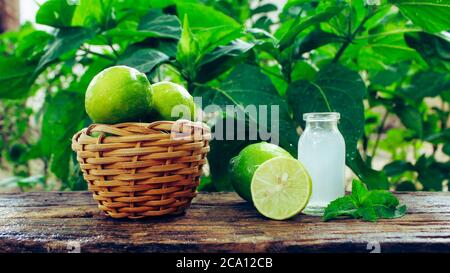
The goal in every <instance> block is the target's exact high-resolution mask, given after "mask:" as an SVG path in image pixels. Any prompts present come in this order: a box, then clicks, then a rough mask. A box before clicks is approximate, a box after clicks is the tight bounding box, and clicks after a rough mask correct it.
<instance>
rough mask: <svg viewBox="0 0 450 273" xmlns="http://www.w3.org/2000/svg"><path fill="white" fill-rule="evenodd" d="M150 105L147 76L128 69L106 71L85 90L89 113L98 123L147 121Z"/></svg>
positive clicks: (114, 68)
mask: <svg viewBox="0 0 450 273" xmlns="http://www.w3.org/2000/svg"><path fill="white" fill-rule="evenodd" d="M151 105H152V89H151V85H150V82H149V81H148V79H147V77H146V76H145V74H144V73H140V72H139V71H137V70H136V69H134V68H131V67H127V66H113V67H110V68H107V69H105V70H103V71H102V72H100V73H99V74H97V75H96V76H95V77H94V78H93V79H92V81H91V83H90V84H89V86H88V88H87V91H86V99H85V106H86V112H87V113H88V115H89V117H90V118H91V119H92V120H93V121H94V122H97V123H108V124H113V123H119V122H127V121H141V120H145V118H146V117H147V116H148V114H149V113H150V111H151Z"/></svg>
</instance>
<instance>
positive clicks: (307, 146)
mask: <svg viewBox="0 0 450 273" xmlns="http://www.w3.org/2000/svg"><path fill="white" fill-rule="evenodd" d="M339 118H340V114H339V113H335V112H326V113H306V114H304V115H303V119H304V120H305V121H306V126H305V130H304V131H303V133H302V135H301V137H300V140H299V143H298V159H299V160H300V162H301V163H303V165H304V166H305V168H306V170H307V171H308V173H309V174H310V176H311V179H312V195H311V198H310V200H309V203H308V205H307V206H306V208H305V209H304V210H303V213H305V214H310V215H322V214H323V211H324V209H325V207H326V206H327V205H328V204H329V203H330V202H331V201H333V200H335V199H336V198H338V197H342V196H344V194H345V174H344V171H345V142H344V138H343V137H342V135H341V133H340V132H339V129H338V126H337V124H338V121H339Z"/></svg>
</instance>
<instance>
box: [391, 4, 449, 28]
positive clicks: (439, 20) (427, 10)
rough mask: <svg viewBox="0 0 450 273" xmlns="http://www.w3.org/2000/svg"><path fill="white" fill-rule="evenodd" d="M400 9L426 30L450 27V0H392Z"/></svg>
mask: <svg viewBox="0 0 450 273" xmlns="http://www.w3.org/2000/svg"><path fill="white" fill-rule="evenodd" d="M391 2H392V3H393V4H395V5H396V6H397V7H398V8H399V9H400V11H401V12H402V13H403V14H404V15H405V16H406V17H408V18H409V19H411V21H412V22H413V23H414V24H415V25H417V26H420V27H422V28H423V29H424V30H425V31H427V32H431V33H436V32H440V31H444V30H449V29H450V20H449V18H448V15H449V14H450V2H449V1H448V0H444V1H442V0H391Z"/></svg>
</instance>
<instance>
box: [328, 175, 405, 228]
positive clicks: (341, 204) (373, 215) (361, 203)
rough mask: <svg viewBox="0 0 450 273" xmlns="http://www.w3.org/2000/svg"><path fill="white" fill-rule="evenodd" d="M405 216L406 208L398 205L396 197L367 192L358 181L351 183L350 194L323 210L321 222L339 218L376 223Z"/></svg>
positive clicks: (383, 193) (375, 191) (386, 192)
mask: <svg viewBox="0 0 450 273" xmlns="http://www.w3.org/2000/svg"><path fill="white" fill-rule="evenodd" d="M405 214H406V206H405V205H399V201H398V199H397V197H395V196H394V194H392V193H391V192H389V191H386V190H372V191H369V190H368V189H367V187H366V185H365V184H364V183H362V182H361V181H359V180H353V182H352V194H351V195H347V196H344V197H341V198H338V199H336V200H334V201H333V202H331V203H330V204H329V205H328V207H327V208H325V212H324V216H323V220H324V221H328V220H332V219H338V218H341V217H351V218H355V219H359V218H361V219H363V220H365V221H370V222H376V221H377V220H378V219H380V218H385V219H393V218H398V217H402V216H403V215H405Z"/></svg>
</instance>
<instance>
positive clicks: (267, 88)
mask: <svg viewBox="0 0 450 273" xmlns="http://www.w3.org/2000/svg"><path fill="white" fill-rule="evenodd" d="M196 94H201V95H202V97H203V104H205V105H211V104H214V105H218V106H220V107H222V111H223V112H226V108H227V105H232V106H235V109H234V110H235V112H234V113H229V114H228V116H231V117H234V116H236V117H235V118H236V119H237V120H239V121H245V123H246V124H247V126H246V128H249V127H250V125H253V126H254V128H257V132H259V133H260V134H259V135H258V136H257V139H250V140H253V141H256V140H258V139H261V138H264V139H262V140H266V141H269V140H268V139H265V137H266V136H262V135H261V133H262V132H269V133H271V136H275V137H278V138H279V143H280V146H281V147H283V148H285V149H286V150H288V151H289V152H290V153H291V154H293V155H295V154H296V143H297V142H298V137H299V136H298V134H297V132H296V126H295V123H294V122H293V120H292V119H291V117H290V115H289V111H288V106H287V104H286V102H285V101H284V100H283V99H282V98H281V97H280V96H279V95H278V92H277V90H276V89H275V87H274V86H273V84H272V82H271V81H270V79H269V78H268V77H267V76H265V75H264V74H262V73H261V72H260V70H259V67H257V66H253V65H247V64H241V65H238V66H237V67H236V68H235V69H234V70H233V71H232V72H231V74H230V75H229V76H228V77H227V78H226V79H225V80H224V81H223V82H222V84H221V85H220V86H219V87H206V86H205V87H202V88H199V89H198V90H197V91H196ZM259 106H267V114H266V113H265V112H262V111H263V110H261V108H259ZM270 106H278V107H279V114H278V116H279V122H278V123H275V124H271V115H272V113H271V109H270ZM247 107H248V108H247ZM252 107H255V108H254V109H253V110H254V111H251V110H252V109H251V108H252ZM266 117H267V124H264V123H266V122H263V123H260V119H261V118H266ZM216 127H217V126H216ZM230 131H231V130H230ZM230 131H228V132H227V133H229V132H230ZM231 132H233V131H231ZM234 132H235V131H234ZM281 134H282V135H281ZM245 140H247V142H245ZM248 140H249V136H248V134H246V139H243V140H242V141H239V140H238V141H234V140H233V141H231V142H230V141H228V140H215V141H214V143H212V144H211V145H218V146H216V147H214V148H212V150H216V151H222V153H219V156H218V157H212V156H213V155H214V154H215V153H212V154H210V155H209V157H210V158H211V160H210V162H212V163H213V162H214V161H215V163H217V165H218V166H214V165H212V166H211V173H212V177H213V181H214V183H216V181H217V179H222V181H226V182H223V183H225V184H226V185H228V184H227V183H229V181H228V177H225V178H223V177H220V176H218V175H217V174H218V173H220V174H222V173H223V172H224V171H223V170H226V168H227V167H226V166H227V165H228V161H226V159H229V158H231V157H232V156H234V155H235V154H232V156H231V155H230V154H231V153H233V152H235V153H237V152H239V148H241V146H242V145H243V143H247V144H248ZM271 140H272V141H276V139H271ZM219 145H220V146H219ZM225 147H226V148H225ZM219 158H220V159H219ZM219 162H220V163H221V164H220V165H219ZM215 163H213V164H215ZM222 164H223V165H222ZM224 187H225V186H224Z"/></svg>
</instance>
